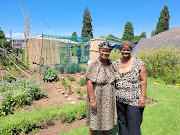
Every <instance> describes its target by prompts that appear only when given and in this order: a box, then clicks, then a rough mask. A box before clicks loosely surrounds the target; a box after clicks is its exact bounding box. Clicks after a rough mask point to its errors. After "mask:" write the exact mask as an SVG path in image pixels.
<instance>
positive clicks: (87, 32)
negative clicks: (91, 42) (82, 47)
mask: <svg viewBox="0 0 180 135" xmlns="http://www.w3.org/2000/svg"><path fill="white" fill-rule="evenodd" d="M91 22H92V19H91V15H90V12H89V10H88V8H86V9H85V11H84V15H83V28H82V32H81V36H82V37H89V38H93V33H92V30H93V29H92V24H91Z"/></svg>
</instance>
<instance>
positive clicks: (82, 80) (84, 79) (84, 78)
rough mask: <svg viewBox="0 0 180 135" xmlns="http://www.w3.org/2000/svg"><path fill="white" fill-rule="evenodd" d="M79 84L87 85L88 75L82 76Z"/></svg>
mask: <svg viewBox="0 0 180 135" xmlns="http://www.w3.org/2000/svg"><path fill="white" fill-rule="evenodd" d="M79 84H80V85H81V86H84V85H86V77H82V78H81V79H80V81H79Z"/></svg>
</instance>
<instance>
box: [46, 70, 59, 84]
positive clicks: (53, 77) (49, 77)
mask: <svg viewBox="0 0 180 135" xmlns="http://www.w3.org/2000/svg"><path fill="white" fill-rule="evenodd" d="M43 80H44V81H45V82H52V81H57V80H58V73H57V71H55V70H54V69H46V70H44V71H43Z"/></svg>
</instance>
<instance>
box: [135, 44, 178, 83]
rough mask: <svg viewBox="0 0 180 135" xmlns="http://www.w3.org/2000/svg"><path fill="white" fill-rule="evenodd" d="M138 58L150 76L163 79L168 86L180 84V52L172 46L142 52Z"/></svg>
mask: <svg viewBox="0 0 180 135" xmlns="http://www.w3.org/2000/svg"><path fill="white" fill-rule="evenodd" d="M137 57H139V58H141V59H142V60H143V61H144V63H145V66H146V69H147V73H148V76H150V77H153V78H161V80H162V81H164V82H165V83H166V84H175V83H179V82H180V50H179V49H177V48H174V47H172V46H170V45H168V46H166V47H162V48H161V49H158V50H153V51H147V50H145V49H144V50H140V51H139V52H138V54H137Z"/></svg>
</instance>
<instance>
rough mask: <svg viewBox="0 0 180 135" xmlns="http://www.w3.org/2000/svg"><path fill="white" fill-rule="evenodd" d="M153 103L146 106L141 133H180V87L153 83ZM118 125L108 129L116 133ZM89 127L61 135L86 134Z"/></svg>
mask: <svg viewBox="0 0 180 135" xmlns="http://www.w3.org/2000/svg"><path fill="white" fill-rule="evenodd" d="M153 93H154V81H153V80H152V79H148V88H147V96H148V97H150V98H153ZM155 100H156V101H157V102H158V103H157V104H155V105H151V106H146V108H145V111H144V116H143V123H142V126H141V131H142V135H180V87H175V86H169V85H165V84H161V83H158V84H156V85H155ZM117 130H118V127H117V126H115V128H114V129H113V130H111V131H109V132H108V133H109V135H117ZM88 134H89V128H88V127H86V126H83V127H79V128H77V129H74V130H71V131H69V132H66V133H62V134H61V135H88Z"/></svg>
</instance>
